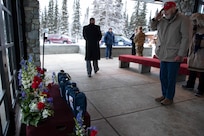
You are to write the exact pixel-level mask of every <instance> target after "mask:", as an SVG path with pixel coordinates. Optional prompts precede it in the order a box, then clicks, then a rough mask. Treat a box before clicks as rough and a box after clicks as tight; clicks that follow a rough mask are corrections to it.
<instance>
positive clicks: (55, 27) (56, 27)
mask: <svg viewBox="0 0 204 136" xmlns="http://www.w3.org/2000/svg"><path fill="white" fill-rule="evenodd" d="M58 20H59V11H58V4H57V0H55V13H54V33H59V28H58Z"/></svg>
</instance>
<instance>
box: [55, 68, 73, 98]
mask: <svg viewBox="0 0 204 136" xmlns="http://www.w3.org/2000/svg"><path fill="white" fill-rule="evenodd" d="M57 77H58V78H57V79H58V84H59V89H60V95H61V97H63V98H65V86H66V85H68V84H71V76H70V75H69V74H68V73H66V72H64V70H60V72H59V73H58V74H57Z"/></svg>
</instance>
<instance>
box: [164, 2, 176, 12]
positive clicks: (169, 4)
mask: <svg viewBox="0 0 204 136" xmlns="http://www.w3.org/2000/svg"><path fill="white" fill-rule="evenodd" d="M173 7H176V3H175V2H173V1H168V2H166V3H164V8H163V9H164V10H169V9H170V8H173Z"/></svg>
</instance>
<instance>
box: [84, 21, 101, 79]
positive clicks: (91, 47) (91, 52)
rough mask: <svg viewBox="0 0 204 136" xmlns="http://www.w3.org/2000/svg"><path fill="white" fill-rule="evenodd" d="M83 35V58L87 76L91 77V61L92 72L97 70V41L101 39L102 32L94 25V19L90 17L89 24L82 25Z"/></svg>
mask: <svg viewBox="0 0 204 136" xmlns="http://www.w3.org/2000/svg"><path fill="white" fill-rule="evenodd" d="M83 37H84V39H85V41H86V47H85V60H86V68H87V74H88V77H91V72H92V66H91V61H93V68H94V72H95V73H96V72H98V70H99V67H98V60H100V46H99V41H100V40H101V37H102V34H101V29H100V26H98V25H95V19H94V18H90V23H89V25H86V26H84V27H83Z"/></svg>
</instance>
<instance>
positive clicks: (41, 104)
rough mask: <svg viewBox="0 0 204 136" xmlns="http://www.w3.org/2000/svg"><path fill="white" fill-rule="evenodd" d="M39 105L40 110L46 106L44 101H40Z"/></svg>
mask: <svg viewBox="0 0 204 136" xmlns="http://www.w3.org/2000/svg"><path fill="white" fill-rule="evenodd" d="M37 106H38V109H39V110H42V109H44V108H45V104H44V103H42V102H39V103H38V105H37Z"/></svg>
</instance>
